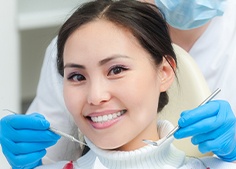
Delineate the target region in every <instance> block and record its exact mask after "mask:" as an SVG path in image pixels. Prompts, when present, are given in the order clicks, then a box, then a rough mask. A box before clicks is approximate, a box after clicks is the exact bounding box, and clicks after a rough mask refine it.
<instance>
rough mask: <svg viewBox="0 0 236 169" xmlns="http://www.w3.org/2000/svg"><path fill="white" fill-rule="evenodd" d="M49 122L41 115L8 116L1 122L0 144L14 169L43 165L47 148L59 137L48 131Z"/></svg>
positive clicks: (26, 168)
mask: <svg viewBox="0 0 236 169" xmlns="http://www.w3.org/2000/svg"><path fill="white" fill-rule="evenodd" d="M49 126H50V124H49V122H48V121H47V120H46V119H45V118H44V117H43V116H42V115H40V114H37V113H34V114H31V115H8V116H6V117H4V118H2V119H1V121H0V143H1V146H2V151H3V154H4V155H5V156H6V158H7V160H8V162H9V164H10V165H11V166H12V168H13V169H23V168H24V169H31V168H34V167H36V166H39V165H41V164H42V160H41V159H42V157H43V156H44V155H45V154H46V150H45V148H47V147H50V146H52V145H54V144H55V143H56V142H57V140H58V139H59V138H60V136H59V135H57V134H55V133H53V132H51V131H49V130H48V128H49Z"/></svg>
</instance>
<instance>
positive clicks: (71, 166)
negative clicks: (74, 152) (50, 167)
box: [63, 161, 74, 169]
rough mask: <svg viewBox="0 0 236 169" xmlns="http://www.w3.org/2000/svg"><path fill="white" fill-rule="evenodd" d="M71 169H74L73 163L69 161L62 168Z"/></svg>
mask: <svg viewBox="0 0 236 169" xmlns="http://www.w3.org/2000/svg"><path fill="white" fill-rule="evenodd" d="M73 168H74V166H73V161H70V162H69V163H67V164H66V165H65V166H64V167H63V169H73Z"/></svg>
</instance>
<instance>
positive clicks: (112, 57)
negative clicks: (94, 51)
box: [99, 55, 130, 66]
mask: <svg viewBox="0 0 236 169" xmlns="http://www.w3.org/2000/svg"><path fill="white" fill-rule="evenodd" d="M117 58H130V57H128V56H126V55H112V56H111V57H108V58H105V59H103V60H101V61H99V66H102V65H104V64H106V63H107V62H109V61H111V60H114V59H117Z"/></svg>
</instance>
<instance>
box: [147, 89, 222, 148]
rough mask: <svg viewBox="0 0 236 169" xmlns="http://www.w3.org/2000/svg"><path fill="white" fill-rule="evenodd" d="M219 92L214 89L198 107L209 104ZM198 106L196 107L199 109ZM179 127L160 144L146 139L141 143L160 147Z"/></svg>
mask: <svg viewBox="0 0 236 169" xmlns="http://www.w3.org/2000/svg"><path fill="white" fill-rule="evenodd" d="M220 91H221V89H220V88H218V89H216V90H215V91H214V92H213V93H212V94H211V95H210V96H208V97H207V98H206V99H205V100H204V101H203V102H202V103H201V104H200V105H199V106H202V105H204V104H206V103H207V102H209V101H210V100H211V99H213V98H214V97H215V96H216V95H217V94H218V93H219V92H220ZM199 106H198V107H199ZM179 128H180V127H179V125H177V126H176V127H175V128H174V129H173V130H171V131H170V132H169V133H168V134H167V135H166V136H165V137H164V138H163V139H162V141H161V142H160V143H156V142H154V141H152V140H147V139H143V142H144V143H146V144H150V145H153V146H160V145H161V144H162V143H164V142H165V141H166V140H167V139H168V138H170V137H171V136H172V135H173V134H174V133H175V132H176V131H177V130H178V129H179Z"/></svg>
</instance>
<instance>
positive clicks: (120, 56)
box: [64, 55, 130, 69]
mask: <svg viewBox="0 0 236 169" xmlns="http://www.w3.org/2000/svg"><path fill="white" fill-rule="evenodd" d="M117 58H130V57H128V56H126V55H112V56H111V57H108V58H105V59H103V60H101V61H99V63H98V65H99V66H102V65H104V64H106V63H108V62H110V61H111V60H114V59H117ZM65 68H80V69H85V66H84V65H80V64H75V63H67V64H66V65H65V66H64V69H65Z"/></svg>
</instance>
